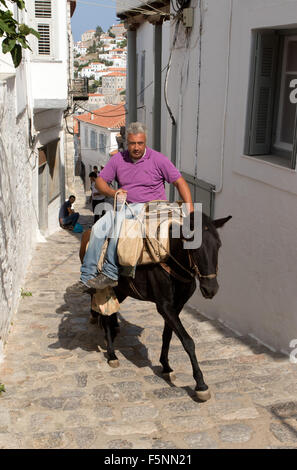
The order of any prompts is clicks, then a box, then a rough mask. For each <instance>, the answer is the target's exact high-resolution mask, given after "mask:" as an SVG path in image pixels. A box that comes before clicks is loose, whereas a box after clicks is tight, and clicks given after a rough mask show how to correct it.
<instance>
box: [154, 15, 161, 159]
mask: <svg viewBox="0 0 297 470" xmlns="http://www.w3.org/2000/svg"><path fill="white" fill-rule="evenodd" d="M162 23H163V20H160V21H159V22H157V23H155V26H154V55H155V64H154V68H155V70H154V113H153V148H154V149H155V150H157V151H158V152H160V150H161V99H162V90H161V88H162Z"/></svg>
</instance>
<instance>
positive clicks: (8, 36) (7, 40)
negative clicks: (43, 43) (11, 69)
mask: <svg viewBox="0 0 297 470" xmlns="http://www.w3.org/2000/svg"><path fill="white" fill-rule="evenodd" d="M11 2H13V3H15V4H16V6H17V7H18V8H19V9H20V10H25V2H24V0H11ZM30 34H34V36H36V37H37V38H39V37H40V36H39V33H38V32H37V31H35V29H33V28H30V27H29V26H27V25H26V24H23V23H21V24H20V23H19V22H18V21H16V20H15V19H14V17H13V12H12V11H10V10H9V9H8V7H7V4H6V0H0V38H4V39H3V42H2V52H3V54H7V53H10V55H11V57H12V60H13V64H14V66H15V67H18V66H19V65H20V62H21V60H22V50H23V49H30V50H31V48H30V46H29V43H28V41H27V37H26V36H28V35H30Z"/></svg>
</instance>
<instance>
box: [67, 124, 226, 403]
mask: <svg viewBox="0 0 297 470" xmlns="http://www.w3.org/2000/svg"><path fill="white" fill-rule="evenodd" d="M127 143H128V151H126V152H122V153H121V152H119V153H117V154H116V155H115V156H114V157H112V158H111V159H110V161H109V162H108V163H107V165H106V166H105V168H104V170H103V171H102V172H101V173H100V176H99V177H98V178H97V180H96V185H97V188H98V190H99V191H100V192H101V193H102V194H104V195H106V196H108V197H115V194H116V191H115V190H113V189H111V188H110V187H109V186H108V183H110V182H111V181H112V180H114V179H115V180H116V181H117V182H118V184H119V188H120V190H119V194H120V195H122V196H125V197H126V198H127V202H128V204H129V206H127V207H126V206H125V205H124V204H122V205H121V209H122V210H120V211H115V212H113V211H109V212H108V213H106V214H105V216H104V217H102V218H101V219H100V220H99V221H98V222H97V223H96V224H95V225H94V226H93V227H92V231H91V233H90V239H89V243H88V248H87V250H86V252H85V248H86V246H87V242H88V240H87V238H88V236H87V234H86V236H85V237H83V239H82V243H83V244H84V248H81V252H80V255H81V260H82V261H83V262H82V267H81V281H80V282H78V283H77V284H75V286H72V289H71V288H70V292H90V293H92V292H93V293H94V292H95V291H96V290H97V292H96V295H97V293H98V292H101V291H102V289H104V288H105V287H108V288H109V287H113V288H114V292H115V296H116V298H117V300H118V302H119V303H121V302H122V301H123V300H124V299H125V298H126V297H128V296H130V297H134V298H136V299H139V300H146V301H150V302H154V303H155V304H156V308H157V310H158V312H159V313H160V314H161V316H162V317H163V319H164V330H163V335H162V349H161V356H160V362H161V364H162V366H163V371H162V372H163V374H165V376H166V375H167V376H168V375H170V374H171V373H172V369H171V367H170V366H169V361H168V352H169V346H170V341H171V338H172V333H173V332H174V333H175V334H176V335H177V337H178V338H179V339H180V341H181V343H182V345H183V347H184V349H185V351H186V352H187V354H188V356H189V358H190V361H191V364H192V370H193V377H194V379H195V382H196V386H195V392H196V394H197V397H198V398H199V399H200V400H204V401H205V400H207V399H209V398H210V392H209V389H208V386H207V384H206V383H205V382H204V378H203V374H202V372H201V370H200V368H199V365H198V361H197V358H196V354H195V343H194V341H193V339H192V338H191V336H190V335H189V334H188V333H187V331H186V330H185V328H184V326H183V324H182V322H181V320H180V318H179V314H180V312H181V310H182V308H183V306H184V305H185V303H186V302H187V301H188V300H189V298H190V297H191V296H192V295H193V293H194V291H195V289H196V282H195V278H198V279H199V283H200V290H201V293H202V295H203V296H204V297H205V298H208V299H211V298H212V297H213V296H214V295H215V294H216V292H217V290H218V282H217V270H218V251H219V247H220V245H221V242H220V238H219V235H218V232H217V228H220V227H222V226H223V225H224V224H225V223H226V222H227V221H228V220H229V219H230V218H231V216H229V217H226V218H224V219H219V220H216V221H212V220H211V219H210V218H209V217H207V216H206V215H205V214H203V215H202V227H201V236H202V240H201V246H196V247H192V248H190V247H186V246H185V244H184V241H185V234H184V232H183V229H182V227H181V225H178V227H177V230H176V227H175V223H173V224H172V225H171V226H170V229H169V245H170V249H169V253H170V256H169V257H168V260H167V261H166V266H164V265H161V264H160V263H151V264H144V265H140V266H137V269H136V272H135V273H134V278H133V280H132V279H131V278H129V277H124V276H121V273H120V271H119V263H118V256H117V245H118V236H119V233H120V228H121V226H122V222H123V221H124V220H125V219H132V218H135V217H138V215H139V214H140V212H141V211H142V210H143V206H144V203H147V202H149V201H155V200H165V199H166V194H165V189H164V181H167V182H168V183H173V184H174V185H175V186H176V188H177V189H178V192H179V194H180V197H181V199H182V201H183V202H184V203H187V206H188V214H187V216H186V217H185V218H184V224H185V225H187V226H188V227H190V229H191V230H193V229H194V228H195V227H194V225H195V213H194V206H193V202H192V197H191V193H190V189H189V186H188V185H187V183H186V181H185V180H184V179H183V178H182V176H181V174H180V172H179V171H178V170H177V169H176V168H175V166H174V165H173V164H172V163H171V162H170V161H169V160H168V158H167V157H165V156H164V155H162V154H160V153H159V152H155V151H154V150H152V149H150V148H148V147H146V130H145V127H144V126H143V125H142V124H140V123H132V124H131V125H130V126H129V128H128V130H127ZM114 222H115V224H114ZM187 222H189V223H187ZM114 225H115V228H114ZM112 232H113V233H112ZM173 232H175V236H173ZM177 232H178V233H179V236H176V233H177ZM110 235H113V236H110ZM107 238H109V244H108V248H107V252H106V254H105V257H104V263H103V266H102V268H101V267H100V271H101V272H100V274H99V275H98V261H99V259H100V255H101V251H102V248H103V246H104V242H105V240H106V239H107ZM186 239H187V240H188V238H187V237H186ZM110 290H112V289H110ZM113 311H114V312H115V310H113ZM101 323H102V325H103V327H104V330H105V336H106V341H107V357H108V362H109V364H110V365H112V366H113V367H114V366H118V360H117V357H116V354H115V351H114V346H113V341H114V338H115V336H116V326H117V320H116V313H112V314H105V315H103V316H102V317H101Z"/></svg>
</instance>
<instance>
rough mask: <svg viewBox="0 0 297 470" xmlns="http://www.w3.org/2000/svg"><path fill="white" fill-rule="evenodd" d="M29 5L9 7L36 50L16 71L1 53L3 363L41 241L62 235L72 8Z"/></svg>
mask: <svg viewBox="0 0 297 470" xmlns="http://www.w3.org/2000/svg"><path fill="white" fill-rule="evenodd" d="M26 7H27V11H19V10H17V9H16V6H15V4H14V5H12V4H10V3H9V2H8V8H10V9H11V10H12V11H14V15H15V18H16V19H17V20H18V21H19V22H20V23H26V24H28V25H30V26H32V27H34V28H35V29H36V30H37V31H39V32H40V39H39V40H37V39H36V38H35V36H29V37H28V39H29V41H30V44H31V48H32V51H33V52H30V51H29V50H23V59H22V62H21V64H20V65H19V67H18V68H17V69H15V68H14V66H13V64H12V61H11V59H10V56H9V54H5V55H4V54H2V52H0V114H1V116H2V117H1V120H0V224H1V231H0V276H1V285H0V359H1V355H2V351H3V345H4V343H5V340H6V338H7V335H8V332H9V328H10V322H11V320H12V318H13V315H14V313H15V312H16V310H17V307H18V303H19V299H20V293H21V288H22V285H23V282H24V278H25V274H26V270H27V267H28V265H29V262H30V260H31V256H32V252H33V249H34V247H35V244H36V241H38V240H39V241H40V240H44V239H43V236H42V235H48V234H50V233H51V232H53V231H54V230H56V229H57V227H58V210H59V207H60V204H61V202H62V200H63V199H64V197H65V159H64V140H65V139H64V133H63V111H64V109H66V108H67V104H68V79H69V74H70V71H71V62H70V60H69V55H68V49H69V48H70V46H71V44H70V37H69V36H68V34H69V29H70V16H71V15H72V14H73V12H74V9H75V3H74V2H72V1H71V2H70V1H69V2H67V1H66V0H59V2H57V1H55V0H52V1H49V0H47V1H38V2H33V0H27V2H26ZM57 37H59V38H60V40H59V41H58V42H57V41H55V38H57ZM0 50H2V49H0Z"/></svg>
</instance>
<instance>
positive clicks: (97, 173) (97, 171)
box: [93, 165, 100, 176]
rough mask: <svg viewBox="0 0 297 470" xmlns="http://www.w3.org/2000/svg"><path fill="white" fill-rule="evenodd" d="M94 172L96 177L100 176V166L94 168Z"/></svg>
mask: <svg viewBox="0 0 297 470" xmlns="http://www.w3.org/2000/svg"><path fill="white" fill-rule="evenodd" d="M93 172H95V173H96V176H99V173H100V171H99V170H98V166H96V165H95V166H93Z"/></svg>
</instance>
